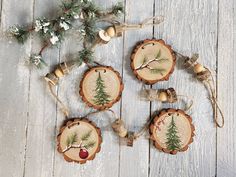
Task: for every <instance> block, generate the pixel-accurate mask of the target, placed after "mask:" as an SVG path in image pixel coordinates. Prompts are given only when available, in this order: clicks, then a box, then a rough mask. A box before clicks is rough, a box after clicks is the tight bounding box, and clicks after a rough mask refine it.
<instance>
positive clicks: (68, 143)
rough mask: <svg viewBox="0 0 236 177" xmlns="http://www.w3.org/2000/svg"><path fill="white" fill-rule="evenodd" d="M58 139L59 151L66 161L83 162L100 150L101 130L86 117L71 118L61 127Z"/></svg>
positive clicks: (92, 157)
mask: <svg viewBox="0 0 236 177" xmlns="http://www.w3.org/2000/svg"><path fill="white" fill-rule="evenodd" d="M57 141H58V148H57V149H58V152H60V153H62V154H63V156H64V159H65V160H66V161H68V162H77V163H81V164H83V163H86V161H87V160H93V159H94V158H95V155H96V153H98V152H99V151H100V148H101V147H100V146H101V143H102V137H101V130H100V129H99V128H98V127H97V126H96V125H95V124H94V123H93V122H92V121H89V120H88V119H86V118H76V119H71V120H69V121H67V122H66V124H65V125H64V126H62V127H61V129H60V132H59V134H58V136H57Z"/></svg>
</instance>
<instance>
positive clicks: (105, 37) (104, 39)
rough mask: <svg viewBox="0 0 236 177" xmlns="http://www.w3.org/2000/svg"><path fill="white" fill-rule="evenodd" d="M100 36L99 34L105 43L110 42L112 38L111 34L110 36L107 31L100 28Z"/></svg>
mask: <svg viewBox="0 0 236 177" xmlns="http://www.w3.org/2000/svg"><path fill="white" fill-rule="evenodd" d="M98 36H99V38H100V39H101V40H102V42H103V43H105V44H106V43H108V42H109V41H110V40H111V37H110V36H108V34H107V33H106V31H104V30H100V31H99V32H98Z"/></svg>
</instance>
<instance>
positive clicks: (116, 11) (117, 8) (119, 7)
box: [111, 2, 124, 16]
mask: <svg viewBox="0 0 236 177" xmlns="http://www.w3.org/2000/svg"><path fill="white" fill-rule="evenodd" d="M111 13H112V14H114V15H115V16H119V15H121V14H123V13H124V6H123V4H122V2H118V3H117V4H116V5H114V6H113V7H112V11H111Z"/></svg>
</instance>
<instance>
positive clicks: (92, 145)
mask: <svg viewBox="0 0 236 177" xmlns="http://www.w3.org/2000/svg"><path fill="white" fill-rule="evenodd" d="M95 144H96V142H95V141H89V142H88V143H86V144H85V145H84V148H85V149H89V148H93V147H94V145H95Z"/></svg>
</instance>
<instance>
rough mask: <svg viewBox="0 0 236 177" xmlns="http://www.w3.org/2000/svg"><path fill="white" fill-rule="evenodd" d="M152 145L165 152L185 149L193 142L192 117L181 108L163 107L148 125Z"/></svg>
mask: <svg viewBox="0 0 236 177" xmlns="http://www.w3.org/2000/svg"><path fill="white" fill-rule="evenodd" d="M149 130H150V134H151V139H152V140H153V141H154V146H155V147H156V148H157V149H159V150H161V151H163V152H166V153H170V154H176V153H177V152H178V151H186V150H187V149H188V145H189V144H190V143H192V142H193V136H194V130H195V128H194V126H193V124H192V118H191V117H190V116H189V115H187V114H186V113H185V112H184V111H182V110H179V109H178V110H176V109H164V110H162V111H161V112H160V113H159V115H157V116H156V117H155V118H154V120H153V122H152V123H151V124H150V127H149Z"/></svg>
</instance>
